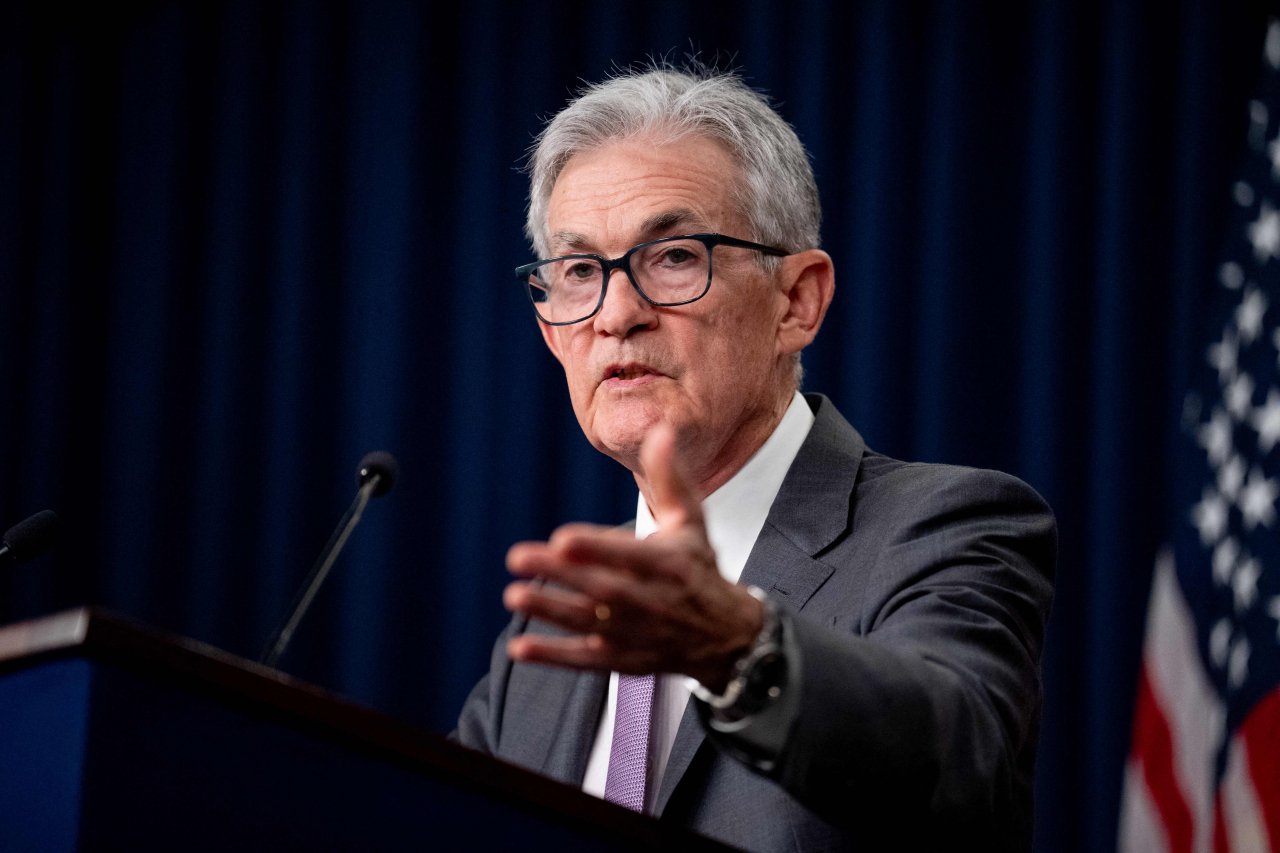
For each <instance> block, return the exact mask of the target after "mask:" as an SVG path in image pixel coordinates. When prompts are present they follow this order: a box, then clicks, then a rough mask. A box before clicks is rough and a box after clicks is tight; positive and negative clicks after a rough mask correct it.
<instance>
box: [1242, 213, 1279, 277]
mask: <svg viewBox="0 0 1280 853" xmlns="http://www.w3.org/2000/svg"><path fill="white" fill-rule="evenodd" d="M1248 233H1249V242H1250V243H1252V244H1253V254H1254V257H1256V258H1257V259H1258V263H1260V264H1265V263H1266V262H1267V261H1268V260H1269V259H1270V258H1280V213H1277V212H1276V209H1275V208H1274V207H1272V206H1271V203H1270V202H1268V201H1263V202H1262V207H1261V208H1260V209H1259V210H1258V218H1257V219H1256V220H1255V221H1253V222H1251V223H1250V224H1249V231H1248Z"/></svg>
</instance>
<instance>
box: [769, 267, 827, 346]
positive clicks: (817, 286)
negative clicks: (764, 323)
mask: <svg viewBox="0 0 1280 853" xmlns="http://www.w3.org/2000/svg"><path fill="white" fill-rule="evenodd" d="M779 275H780V277H781V282H780V283H781V285H782V292H783V295H784V296H786V297H787V309H786V312H785V313H784V314H783V315H782V317H781V319H780V320H779V321H778V351H779V353H785V354H790V353H796V352H799V351H800V350H802V349H804V348H805V347H807V346H808V345H809V344H810V343H812V342H813V339H814V338H815V337H816V336H817V334H818V329H820V328H821V327H822V320H823V318H824V317H826V316H827V308H828V307H829V306H830V305H831V298H832V297H833V296H834V295H835V292H836V272H835V266H834V265H833V264H832V263H831V256H830V255H828V254H827V253H826V252H824V251H822V250H821V249H810V250H808V251H806V252H800V253H798V254H795V255H788V256H787V257H785V258H783V259H782V269H781V270H780V272H779Z"/></svg>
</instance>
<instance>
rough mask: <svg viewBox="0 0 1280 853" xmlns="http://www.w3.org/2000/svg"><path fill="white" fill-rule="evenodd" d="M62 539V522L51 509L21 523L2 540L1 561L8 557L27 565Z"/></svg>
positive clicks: (11, 529) (0, 546)
mask: <svg viewBox="0 0 1280 853" xmlns="http://www.w3.org/2000/svg"><path fill="white" fill-rule="evenodd" d="M61 538H62V521H61V520H60V519H59V518H58V515H57V513H55V512H54V511H53V510H51V509H46V510H41V511H40V512H37V513H36V514H35V515H33V516H31V517H30V518H28V519H26V520H24V521H19V522H18V523H17V524H15V525H14V526H13V527H10V528H9V531H8V532H7V533H5V535H4V537H3V538H2V539H0V542H2V543H3V544H0V559H4V558H5V557H8V558H9V559H10V560H12V561H13V562H15V563H25V562H26V561H27V560H30V559H31V558H32V557H38V556H40V555H41V554H43V553H44V552H45V551H47V550H49V549H50V548H52V547H53V546H54V545H56V544H58V540H59V539H61Z"/></svg>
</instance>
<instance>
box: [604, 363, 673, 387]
mask: <svg viewBox="0 0 1280 853" xmlns="http://www.w3.org/2000/svg"><path fill="white" fill-rule="evenodd" d="M661 375H662V374H661V373H659V372H658V371H656V370H654V369H653V368H651V367H646V366H645V365H643V364H611V365H609V367H607V368H605V371H604V379H603V380H601V381H602V382H604V383H606V384H608V385H613V386H630V385H638V384H642V383H643V382H645V381H646V380H648V381H652V380H654V379H657V378H658V377H659V376H661Z"/></svg>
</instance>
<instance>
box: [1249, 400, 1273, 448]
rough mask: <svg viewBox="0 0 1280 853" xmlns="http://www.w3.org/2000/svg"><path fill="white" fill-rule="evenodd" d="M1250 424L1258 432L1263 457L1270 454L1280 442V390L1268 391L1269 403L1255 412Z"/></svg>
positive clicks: (1259, 446)
mask: <svg viewBox="0 0 1280 853" xmlns="http://www.w3.org/2000/svg"><path fill="white" fill-rule="evenodd" d="M1249 422H1250V423H1251V424H1253V428H1254V429H1256V430H1257V431H1258V449H1259V450H1261V451H1262V453H1263V455H1266V454H1268V453H1270V452H1271V448H1273V447H1275V446H1276V442H1277V441H1280V390H1277V389H1275V388H1272V389H1271V390H1269V391H1267V402H1266V403H1265V404H1264V405H1263V406H1262V407H1261V408H1258V409H1254V410H1253V415H1252V416H1251V417H1250V419H1249Z"/></svg>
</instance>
